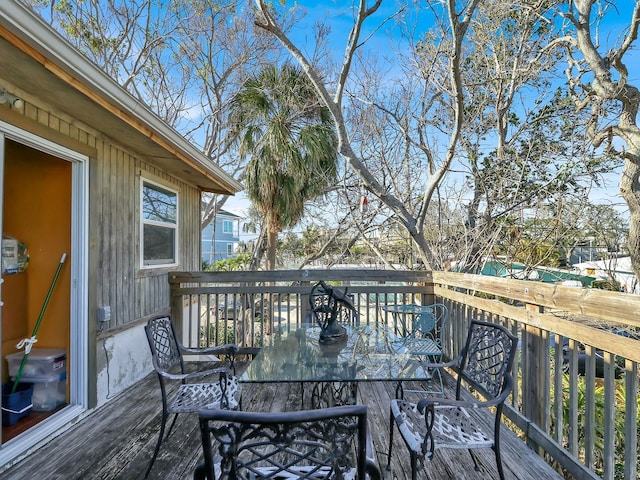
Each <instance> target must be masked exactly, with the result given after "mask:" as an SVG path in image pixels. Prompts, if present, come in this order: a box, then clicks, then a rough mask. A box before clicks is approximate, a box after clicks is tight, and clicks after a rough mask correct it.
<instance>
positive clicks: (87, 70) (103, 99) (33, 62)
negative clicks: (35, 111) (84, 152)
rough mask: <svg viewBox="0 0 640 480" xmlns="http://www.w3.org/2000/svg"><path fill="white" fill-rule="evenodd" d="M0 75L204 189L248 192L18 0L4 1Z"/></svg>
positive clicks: (0, 15)
mask: <svg viewBox="0 0 640 480" xmlns="http://www.w3.org/2000/svg"><path fill="white" fill-rule="evenodd" d="M0 72H1V76H2V78H4V79H5V81H7V82H11V83H12V84H13V85H16V86H17V87H18V88H19V89H20V90H21V91H24V92H25V93H33V94H34V96H37V97H39V98H42V99H44V100H45V101H46V102H47V103H49V104H50V105H51V106H52V107H54V108H56V109H58V110H60V111H61V112H64V113H66V114H68V115H70V116H72V117H73V118H76V119H78V120H80V121H82V122H84V123H85V124H87V125H90V126H92V127H94V128H96V129H98V130H100V131H102V132H105V133H107V134H108V135H109V136H110V137H112V138H113V139H115V140H117V141H118V142H119V143H121V144H122V145H124V146H125V147H127V148H129V149H131V150H132V151H133V152H135V153H136V154H139V155H140V156H143V157H145V158H148V159H149V161H150V162H152V163H153V164H155V165H157V166H159V167H160V168H162V169H163V170H165V171H167V172H169V173H171V174H172V175H175V176H176V177H178V178H180V179H182V180H184V181H186V182H188V183H191V184H192V185H197V186H198V187H200V188H201V189H202V190H205V191H210V192H215V193H223V194H234V193H235V192H237V191H239V190H242V185H241V184H240V183H238V182H237V181H236V180H235V179H233V177H231V176H230V175H228V174H227V173H225V172H224V171H223V170H222V169H221V168H220V167H218V166H217V165H215V164H214V163H213V162H212V161H211V160H210V159H209V158H208V157H207V156H206V155H204V154H203V153H202V152H200V151H199V150H198V149H197V148H196V147H195V146H194V145H192V144H191V143H189V142H188V141H187V140H186V139H185V138H184V137H183V136H182V135H180V134H179V133H178V132H177V131H176V130H175V129H173V128H172V127H170V126H169V125H168V124H166V123H165V122H164V121H163V120H162V119H160V117H158V116H157V115H155V114H154V113H153V112H152V111H151V110H150V109H149V108H148V107H146V106H145V105H143V104H142V103H141V102H140V101H138V100H137V99H136V98H135V97H133V96H132V95H131V94H129V93H128V92H127V91H126V90H125V89H124V88H122V87H121V86H120V85H119V84H118V83H116V82H115V81H114V80H113V79H112V78H111V77H109V76H108V75H106V74H105V73H104V72H103V71H102V70H101V69H100V68H98V67H97V66H96V65H95V64H94V63H92V62H91V61H89V60H88V59H87V58H86V57H84V56H83V55H82V54H81V53H80V52H79V51H78V50H77V49H76V48H75V47H73V46H72V45H71V44H70V43H69V42H67V41H66V40H65V39H64V38H63V37H62V36H60V35H59V34H58V33H57V32H56V31H55V30H53V29H52V28H51V27H50V26H49V25H47V24H46V23H45V22H44V21H42V19H40V18H39V17H38V16H36V15H34V14H33V13H32V12H30V11H29V10H28V9H26V8H25V7H24V6H23V5H21V4H20V3H18V2H17V1H16V0H2V1H1V2H0ZM12 93H14V92H12ZM25 99H27V98H25Z"/></svg>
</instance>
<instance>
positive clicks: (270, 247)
mask: <svg viewBox="0 0 640 480" xmlns="http://www.w3.org/2000/svg"><path fill="white" fill-rule="evenodd" d="M277 243H278V232H277V231H276V230H274V229H272V228H269V227H268V230H267V270H275V269H276V247H277Z"/></svg>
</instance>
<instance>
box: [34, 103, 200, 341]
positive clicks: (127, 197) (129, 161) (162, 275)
mask: <svg viewBox="0 0 640 480" xmlns="http://www.w3.org/2000/svg"><path fill="white" fill-rule="evenodd" d="M23 113H24V115H25V116H26V117H28V118H29V119H31V120H33V121H36V122H38V123H40V124H42V125H45V126H47V127H49V128H50V129H51V130H52V133H51V135H52V138H50V140H52V141H56V140H58V141H60V139H61V138H64V137H68V138H69V139H72V140H74V141H76V142H80V143H82V144H84V145H87V146H89V147H91V148H95V150H96V152H97V153H96V157H97V158H95V159H92V160H91V162H90V167H89V168H90V169H95V171H93V172H91V174H90V177H91V183H90V185H89V197H90V204H89V217H90V218H91V219H92V220H94V221H92V222H90V224H91V225H95V231H91V232H90V234H89V238H90V239H94V241H95V249H92V248H90V251H95V252H97V259H94V261H93V262H90V264H91V265H97V271H96V272H92V273H94V275H90V278H95V279H96V281H95V285H90V289H89V296H90V301H89V304H90V305H95V306H97V307H98V306H105V305H109V306H110V307H111V313H112V319H111V321H110V322H109V323H108V326H103V331H104V330H108V329H112V328H120V327H124V326H126V325H127V324H130V323H132V322H135V321H137V320H140V319H145V318H148V317H149V316H152V315H154V314H157V313H159V312H163V311H167V310H168V309H169V305H170V300H169V285H168V280H167V274H168V272H169V269H166V268H165V269H162V268H158V269H144V270H143V269H140V268H139V263H140V260H139V248H140V220H139V219H140V205H139V202H140V200H139V199H140V176H141V175H142V176H143V177H144V176H146V177H149V178H152V179H155V180H158V181H160V182H161V183H163V184H165V185H166V186H167V187H169V188H171V189H174V190H177V191H178V192H179V195H178V202H179V211H178V215H179V220H178V222H179V225H178V248H179V251H178V267H177V268H176V270H191V271H193V270H200V191H199V189H198V188H196V187H194V186H192V185H190V184H187V183H184V182H182V181H181V180H179V179H177V178H175V177H172V176H171V175H168V174H167V173H165V172H164V171H162V170H161V169H159V168H157V167H156V166H154V165H153V164H152V163H150V162H149V161H147V160H146V159H145V158H144V156H143V155H141V156H137V155H136V154H135V153H133V152H129V151H127V150H126V149H124V148H121V147H120V146H119V145H118V144H117V142H116V141H113V140H111V139H110V138H109V137H108V132H99V131H98V130H95V129H93V128H92V127H89V126H86V125H81V124H79V123H78V122H76V121H75V120H74V119H73V118H70V117H68V116H66V115H65V114H62V113H58V112H56V113H55V114H54V113H51V112H49V111H48V110H45V109H41V108H38V107H37V106H35V105H33V104H30V103H26V104H25V106H24V109H23ZM56 132H57V133H56ZM141 153H142V154H144V152H141ZM91 247H93V245H92V246H91ZM91 297H93V298H91ZM95 315H96V312H93V311H90V312H89V316H90V319H89V320H90V322H91V321H92V319H93V317H94V316H95ZM105 327H106V328H105Z"/></svg>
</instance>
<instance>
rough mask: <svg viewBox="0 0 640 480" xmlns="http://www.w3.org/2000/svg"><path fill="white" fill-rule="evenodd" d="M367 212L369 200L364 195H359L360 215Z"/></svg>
mask: <svg viewBox="0 0 640 480" xmlns="http://www.w3.org/2000/svg"><path fill="white" fill-rule="evenodd" d="M367 210H369V200H367V196H366V195H360V213H366V212H367Z"/></svg>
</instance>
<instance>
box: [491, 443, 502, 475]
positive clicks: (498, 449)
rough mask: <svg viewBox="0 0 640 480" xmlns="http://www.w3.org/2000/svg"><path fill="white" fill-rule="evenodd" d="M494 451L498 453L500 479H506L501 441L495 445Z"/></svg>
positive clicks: (497, 462)
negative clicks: (501, 453)
mask: <svg viewBox="0 0 640 480" xmlns="http://www.w3.org/2000/svg"><path fill="white" fill-rule="evenodd" d="M493 451H494V452H495V454H496V464H497V465H498V475H500V480H504V469H503V468H502V458H501V456H500V443H499V441H498V442H496V444H495V445H494V446H493Z"/></svg>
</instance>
